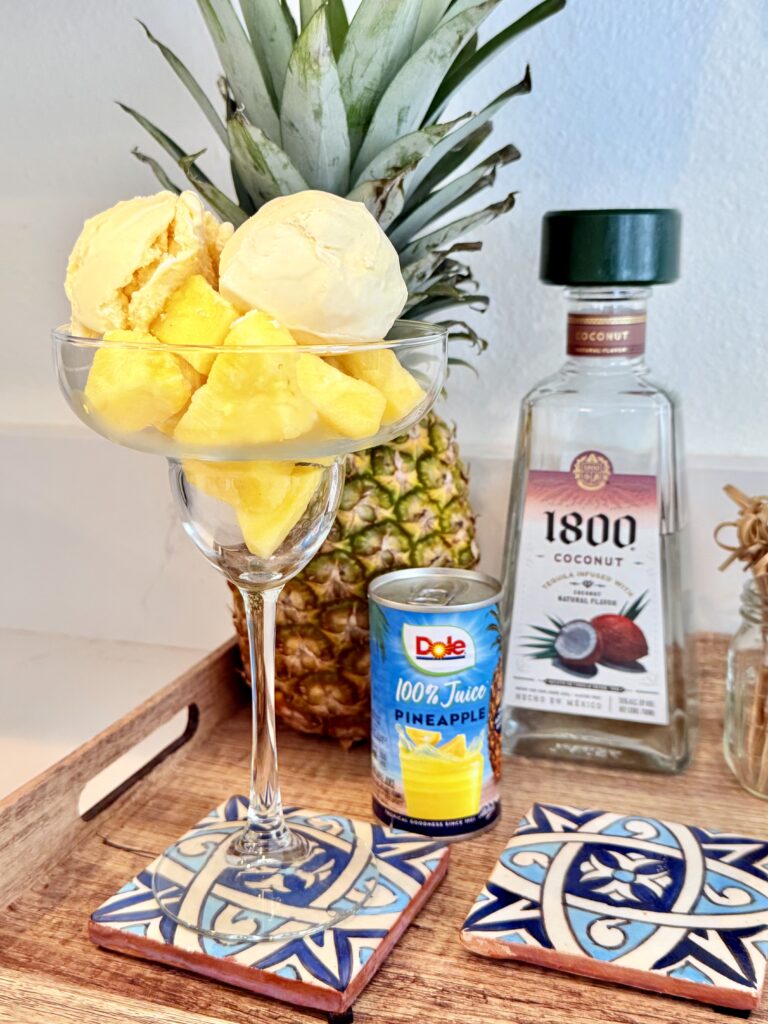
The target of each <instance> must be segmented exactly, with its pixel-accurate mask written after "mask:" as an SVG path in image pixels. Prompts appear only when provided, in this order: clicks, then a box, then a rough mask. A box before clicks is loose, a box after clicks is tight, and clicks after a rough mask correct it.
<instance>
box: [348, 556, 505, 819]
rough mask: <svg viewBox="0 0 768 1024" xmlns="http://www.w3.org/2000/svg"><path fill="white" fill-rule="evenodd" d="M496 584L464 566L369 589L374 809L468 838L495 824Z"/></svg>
mask: <svg viewBox="0 0 768 1024" xmlns="http://www.w3.org/2000/svg"><path fill="white" fill-rule="evenodd" d="M500 590H501V587H500V584H499V583H498V581H497V580H495V579H493V577H492V576H486V575H485V574H484V573H480V572H470V571H468V570H465V569H401V570H398V571H396V572H390V573H386V574H385V575H383V576H379V577H378V578H377V579H375V580H374V581H373V582H372V583H371V585H370V586H369V588H368V599H369V610H370V634H371V755H372V771H373V810H374V813H375V814H376V816H377V817H378V818H379V819H380V820H381V821H383V822H385V823H386V824H388V825H394V826H396V827H397V828H402V829H406V830H408V831H411V832H420V833H422V834H424V835H429V836H435V837H439V838H441V839H463V838H467V837H469V836H472V835H475V834H477V833H478V832H480V831H482V830H484V829H486V828H489V827H490V826H491V825H493V824H494V823H495V822H496V820H497V819H498V817H499V814H500V812H501V803H500V800H499V779H500V776H501V696H502V667H501V643H502V631H501V620H500V617H499V604H498V602H499V595H500Z"/></svg>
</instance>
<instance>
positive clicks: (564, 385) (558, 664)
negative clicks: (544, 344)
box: [504, 210, 695, 772]
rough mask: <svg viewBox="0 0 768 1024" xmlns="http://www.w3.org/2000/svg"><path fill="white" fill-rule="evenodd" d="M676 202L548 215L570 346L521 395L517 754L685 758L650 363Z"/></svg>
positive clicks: (669, 435)
mask: <svg viewBox="0 0 768 1024" xmlns="http://www.w3.org/2000/svg"><path fill="white" fill-rule="evenodd" d="M679 238H680V216H679V214H678V213H677V212H676V211H674V210H583V211H569V212H559V213H550V214H547V216H546V217H545V218H544V224H543V241H542V261H541V277H542V279H543V280H544V281H546V282H548V283H551V284H559V285H565V286H566V287H567V292H566V295H567V301H568V327H567V359H566V361H565V364H564V365H563V366H562V368H561V369H560V370H559V371H558V372H557V373H556V374H554V376H552V377H548V378H547V379H546V380H544V381H542V382H541V383H540V384H539V385H538V386H537V387H535V388H534V389H533V391H531V392H530V393H529V394H528V395H527V396H526V398H525V399H524V400H523V404H522V414H521V418H520V428H519V434H518V442H517V458H516V462H515V473H514V479H513V484H512V498H511V507H510V520H509V532H508V537H507V545H506V555H505V561H506V605H505V613H506V626H507V630H508V634H507V653H506V682H505V719H504V745H505V749H506V751H507V752H508V753H517V754H524V755H538V756H545V757H563V758H569V759H574V760H580V761H589V762H594V763H602V764H606V765H615V766H617V767H623V768H640V769H649V770H655V771H667V772H674V771H680V770H681V769H682V768H684V767H685V765H686V764H687V762H688V760H689V758H690V755H691V748H692V742H693V739H692V736H693V731H694V720H695V699H694V698H695V693H694V690H693V681H692V679H691V677H690V674H689V673H688V672H687V671H686V659H685V657H684V651H685V641H684V627H683V609H682V598H681V552H680V535H681V529H682V525H683V507H682V490H681V478H680V455H681V437H680V433H679V424H678V412H677V407H676V402H675V399H674V398H673V397H672V396H671V395H670V394H669V393H668V392H666V391H664V390H662V389H661V388H659V387H658V386H657V385H655V384H653V383H652V382H651V381H650V380H649V379H648V375H647V369H646V364H645V358H644V350H645V325H646V302H647V299H648V296H649V294H650V288H649V286H650V285H652V284H662V283H666V282H669V281H673V280H674V279H675V278H676V277H677V272H678V262H679Z"/></svg>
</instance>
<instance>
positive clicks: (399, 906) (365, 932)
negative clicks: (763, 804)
mask: <svg viewBox="0 0 768 1024" xmlns="http://www.w3.org/2000/svg"><path fill="white" fill-rule="evenodd" d="M247 806H248V805H247V800H246V799H245V797H242V796H236V797H231V798H230V799H229V800H227V801H226V803H223V804H221V806H219V807H217V808H216V809H215V810H214V811H212V812H211V814H209V815H208V816H207V817H206V818H205V819H203V821H201V822H199V823H198V824H197V825H196V826H195V827H194V828H193V829H191V830H190V831H189V832H188V833H187V835H186V836H185V837H184V848H185V849H189V850H190V851H191V852H190V859H189V863H188V864H187V865H184V864H182V863H181V862H178V863H177V864H176V865H175V868H176V869H177V870H179V871H183V870H185V867H186V868H188V869H189V870H194V869H195V867H196V865H195V863H194V856H192V853H193V852H194V850H195V849H199V850H200V851H201V854H200V855H201V856H203V855H204V854H203V852H202V851H205V850H206V848H207V846H208V845H209V844H210V843H211V842H216V843H221V842H227V841H228V839H229V836H230V835H231V833H232V831H234V830H235V828H236V827H240V825H242V820H243V818H244V817H245V813H246V810H247ZM286 818H287V820H288V822H289V823H290V824H293V825H296V826H298V827H300V828H301V829H302V830H304V831H311V832H312V835H313V838H315V839H318V838H323V837H325V841H326V842H327V844H328V849H329V850H331V851H332V853H333V856H332V857H330V858H329V860H328V861H327V862H325V863H324V864H323V871H322V872H318V878H317V879H314V880H313V884H316V885H317V887H318V896H319V898H322V896H323V894H324V893H327V891H328V890H329V888H330V887H331V886H332V884H333V882H334V881H340V882H341V883H343V881H344V879H343V876H344V873H345V872H350V871H354V870H356V868H355V865H354V863H352V861H353V858H349V857H345V856H344V848H345V846H348V845H350V844H349V840H350V838H351V837H352V836H353V835H355V834H357V835H358V836H360V837H361V838H363V839H364V840H365V841H366V842H368V843H370V844H371V846H372V849H373V852H374V854H375V856H376V858H377V862H378V868H379V884H378V886H377V887H376V889H375V891H374V893H373V895H372V896H371V898H370V900H369V901H368V902H367V903H366V904H365V906H364V907H363V908H362V909H361V910H360V911H359V913H357V914H355V915H354V916H352V917H348V918H346V919H345V920H343V921H342V922H341V923H339V924H338V925H337V926H336V927H335V928H333V929H331V930H330V931H328V932H323V933H319V934H315V935H309V936H306V937H304V938H298V939H290V938H289V939H287V940H283V941H273V942H259V943H254V942H248V941H244V942H242V943H240V944H236V943H232V944H230V943H227V944H220V943H217V942H216V941H215V940H214V939H212V938H208V937H206V936H205V935H201V934H198V933H197V932H194V931H192V930H191V929H188V928H184V927H183V926H182V925H179V924H176V923H175V922H174V921H173V920H171V918H169V917H167V916H165V915H164V914H163V912H162V910H161V909H160V907H159V906H158V904H157V902H156V900H155V897H154V895H153V880H154V879H153V876H154V874H155V872H156V870H157V867H158V864H159V858H158V860H155V861H153V862H152V863H151V864H149V865H148V866H147V867H146V868H145V869H144V870H143V871H141V872H140V873H139V874H138V875H137V876H136V877H135V878H134V879H132V880H131V881H130V882H128V883H127V884H126V885H124V886H123V887H122V889H120V891H119V892H117V893H116V894H115V895H114V896H111V897H110V898H109V899H108V900H106V902H105V903H103V904H102V905H101V906H100V907H99V908H98V910H96V911H95V912H94V913H93V914H92V915H91V920H92V922H93V923H94V924H96V925H98V926H101V928H103V927H108V928H110V929H114V930H116V931H119V932H121V933H124V934H125V933H129V934H131V935H134V936H137V937H139V938H140V939H146V940H148V941H149V942H151V943H160V944H163V945H165V946H173V947H175V948H176V949H178V950H184V951H186V952H199V953H203V954H207V956H209V957H216V958H220V959H221V961H226V962H231V963H234V964H237V965H239V966H241V967H252V968H254V969H255V970H257V971H264V972H267V973H269V974H271V975H274V976H276V977H279V978H281V979H284V980H286V981H289V982H290V981H296V982H302V983H305V984H309V985H311V986H313V987H315V988H317V987H320V988H322V989H327V990H334V991H336V992H340V993H341V992H344V991H345V990H346V989H347V988H348V987H349V985H350V984H351V983H352V982H353V980H354V979H355V977H356V976H357V975H358V974H359V973H360V971H361V970H362V969H363V967H364V966H365V964H366V963H367V962H368V960H369V959H370V958H371V956H373V954H374V953H375V951H376V949H377V947H378V945H379V944H380V943H381V942H383V941H384V940H385V939H386V938H387V936H388V935H389V933H390V931H391V930H392V928H393V927H394V926H395V925H396V924H397V923H398V921H399V920H400V918H401V915H402V914H403V912H404V911H406V910H407V908H408V906H409V904H410V902H411V900H413V899H414V897H415V896H416V895H417V894H418V893H419V891H420V890H421V888H422V886H423V885H424V883H425V882H426V881H427V880H428V879H429V878H430V876H431V875H432V874H433V873H434V872H435V871H436V870H437V869H438V868H439V867H440V866H441V865H442V864H443V861H444V860H445V858H446V857H447V856H448V850H447V848H446V847H445V846H444V845H442V844H440V843H437V842H435V841H434V840H431V839H429V838H427V837H425V836H421V835H414V834H411V833H408V832H401V831H398V830H396V829H391V828H386V827H384V826H381V825H371V824H369V823H367V822H361V821H357V820H354V819H351V818H347V817H344V816H343V815H338V814H323V813H319V812H313V811H308V810H304V809H296V808H292V809H288V811H287V812H286ZM237 822H239V825H235V823H237ZM329 871H330V872H331V875H330V876H329V874H328V872H329ZM161 882H162V885H161V888H163V889H164V888H166V884H167V886H172V885H173V881H172V880H169V879H165V880H163V879H161ZM341 887H342V888H343V887H344V886H343V884H342V886H341ZM243 895H244V896H246V897H247V894H243ZM214 902H215V899H214V896H213V895H212V894H210V893H205V894H204V896H203V898H201V902H200V906H199V908H198V914H199V917H198V920H199V921H200V922H201V924H203V925H204V926H206V927H209V926H210V922H209V920H208V919H209V917H210V915H211V914H212V913H214V912H215V910H216V908H215V907H214V906H213V903H214ZM186 909H188V908H186ZM97 941H99V940H97ZM103 944H108V943H103ZM116 945H117V944H116ZM158 959H160V957H158Z"/></svg>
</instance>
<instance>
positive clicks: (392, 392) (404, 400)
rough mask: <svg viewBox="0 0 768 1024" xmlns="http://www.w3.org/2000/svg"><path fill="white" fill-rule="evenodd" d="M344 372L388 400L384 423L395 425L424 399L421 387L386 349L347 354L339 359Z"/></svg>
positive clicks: (393, 354) (392, 353)
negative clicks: (379, 392)
mask: <svg viewBox="0 0 768 1024" xmlns="http://www.w3.org/2000/svg"><path fill="white" fill-rule="evenodd" d="M340 362H341V364H342V366H343V367H344V370H345V371H346V372H347V373H351V374H352V376H353V377H358V378H359V379H360V380H364V381H365V382H366V383H367V384H371V385H373V387H375V388H378V390H379V391H381V393H382V394H383V395H384V397H385V398H386V400H387V406H386V409H385V410H384V417H383V420H382V422H383V423H394V422H395V421H396V420H400V419H403V418H404V417H405V416H407V415H408V413H409V412H411V411H412V410H413V409H415V408H416V406H417V405H418V404H419V402H422V401H423V400H424V399H425V398H426V394H425V392H424V389H423V388H422V387H421V385H420V384H419V383H418V381H416V380H415V379H414V378H413V377H412V376H411V374H410V373H408V371H407V370H406V369H405V367H404V366H401V365H400V363H399V362H398V359H397V356H396V355H395V353H394V352H392V351H390V350H389V349H386V348H383V349H378V350H369V351H368V352H349V353H347V354H346V355H343V356H341V357H340Z"/></svg>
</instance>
